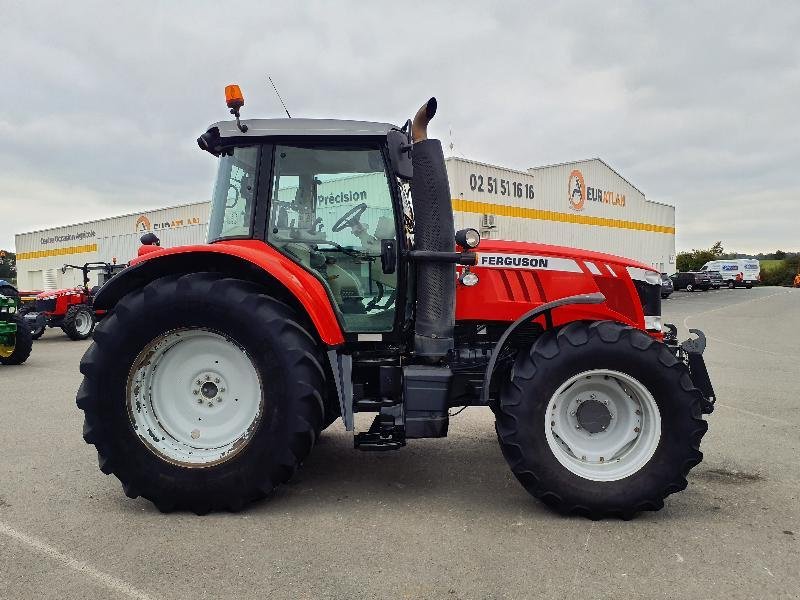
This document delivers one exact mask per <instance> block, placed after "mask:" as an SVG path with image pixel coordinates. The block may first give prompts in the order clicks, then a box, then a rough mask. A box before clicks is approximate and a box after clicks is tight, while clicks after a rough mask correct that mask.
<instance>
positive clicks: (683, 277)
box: [672, 271, 711, 292]
mask: <svg viewBox="0 0 800 600" xmlns="http://www.w3.org/2000/svg"><path fill="white" fill-rule="evenodd" d="M672 285H673V286H674V287H675V289H676V290H686V291H687V292H693V291H695V290H703V291H704V292H707V291H708V290H709V288H710V287H711V278H710V277H709V276H708V273H706V272H696V271H686V272H684V273H675V274H674V275H673V276H672Z"/></svg>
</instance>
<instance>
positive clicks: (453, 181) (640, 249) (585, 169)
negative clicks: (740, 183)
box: [446, 157, 675, 272]
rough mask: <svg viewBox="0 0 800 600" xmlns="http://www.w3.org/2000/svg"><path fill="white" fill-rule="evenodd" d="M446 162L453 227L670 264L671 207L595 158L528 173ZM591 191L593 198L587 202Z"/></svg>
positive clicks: (458, 160) (672, 238)
mask: <svg viewBox="0 0 800 600" xmlns="http://www.w3.org/2000/svg"><path fill="white" fill-rule="evenodd" d="M446 164H447V173H448V178H449V181H450V191H451V194H452V196H453V207H454V209H455V211H456V213H455V221H456V227H457V228H462V227H475V228H476V229H479V230H480V231H481V233H482V234H483V235H485V236H488V237H491V238H496V239H506V240H518V241H529V242H539V243H545V244H556V245H562V246H571V247H576V248H584V249H588V250H596V251H600V252H607V253H610V254H616V255H618V256H624V257H628V258H632V259H635V260H639V261H641V262H644V263H647V264H650V265H653V266H655V267H657V268H659V269H660V270H661V271H669V272H672V271H673V270H674V268H675V265H674V261H675V208H674V207H672V206H668V205H666V204H660V203H657V202H650V201H648V200H647V199H646V198H645V196H644V194H642V193H641V192H640V191H639V190H638V189H636V188H635V187H634V186H633V185H631V184H630V183H629V182H628V181H626V180H625V179H624V178H622V177H621V176H620V175H618V174H617V173H616V172H615V171H614V170H612V169H611V168H610V167H609V166H608V165H606V164H605V163H604V162H603V161H601V160H599V159H591V160H587V161H579V162H575V163H566V164H561V165H553V166H548V167H539V168H534V169H530V170H529V171H516V170H512V169H505V168H502V167H496V166H492V165H486V164H482V163H477V162H475V161H470V160H466V159H462V158H455V157H453V158H448V159H447V161H446ZM576 170H577V171H579V172H580V176H581V178H582V179H583V182H584V184H583V188H585V189H584V192H583V194H584V196H585V198H584V199H583V200H582V201H581V200H580V199H579V196H576V197H575V201H574V204H571V203H570V196H571V194H570V192H571V191H572V190H571V189H570V188H571V187H572V186H571V185H570V179H571V177H570V176H571V174H572V173H573V171H576ZM490 188H493V189H490ZM504 192H505V193H504ZM531 192H533V193H532V194H531ZM587 192H588V193H587ZM531 195H532V196H533V197H531ZM593 195H596V196H597V198H599V199H600V200H601V201H593V200H592V196H593ZM623 197H624V205H622V198H623ZM605 200H608V202H606V201H605ZM573 206H575V207H577V209H576V208H573ZM484 214H486V215H489V217H488V219H489V220H490V221H491V220H492V218H493V219H494V226H493V227H485V226H484V225H485V222H484V219H483V215H484Z"/></svg>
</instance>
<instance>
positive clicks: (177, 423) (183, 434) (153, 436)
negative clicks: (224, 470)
mask: <svg viewBox="0 0 800 600" xmlns="http://www.w3.org/2000/svg"><path fill="white" fill-rule="evenodd" d="M127 405H128V406H127V408H128V415H129V417H130V420H131V425H132V427H133V429H134V431H135V432H136V434H137V435H138V436H139V439H140V440H142V442H143V443H144V445H145V446H147V448H148V449H150V450H151V451H152V452H154V453H155V454H156V455H158V456H160V457H161V458H163V459H165V460H167V461H169V462H171V463H174V464H178V465H181V466H186V467H206V466H211V465H215V464H220V463H222V462H225V461H228V460H230V459H231V458H233V457H234V456H235V455H236V454H237V453H238V452H239V451H240V450H241V449H242V448H244V447H245V446H246V445H247V443H248V442H249V441H250V439H251V438H252V436H253V435H254V434H255V432H256V431H257V429H258V425H259V424H260V422H261V416H262V413H263V396H262V385H261V378H260V377H259V374H258V371H257V370H256V368H255V366H254V365H253V361H252V359H251V358H250V357H249V356H248V355H247V353H246V352H245V350H244V349H243V348H242V347H241V346H240V345H239V344H237V343H236V342H235V341H234V340H232V339H230V338H228V337H225V336H223V335H221V334H219V333H215V332H213V331H209V330H206V329H179V330H175V331H171V332H169V333H166V334H164V335H162V336H159V337H158V338H156V339H155V340H153V341H152V342H151V343H150V344H148V345H147V346H146V347H145V348H144V349H143V350H142V351H141V352H140V353H139V356H137V358H136V361H135V362H134V364H133V367H132V368H131V371H130V374H129V376H128V385H127Z"/></svg>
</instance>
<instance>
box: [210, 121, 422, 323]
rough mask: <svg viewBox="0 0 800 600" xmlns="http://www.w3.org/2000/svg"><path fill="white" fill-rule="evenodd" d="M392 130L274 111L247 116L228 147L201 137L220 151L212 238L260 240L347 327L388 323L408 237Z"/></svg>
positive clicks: (395, 302)
mask: <svg viewBox="0 0 800 600" xmlns="http://www.w3.org/2000/svg"><path fill="white" fill-rule="evenodd" d="M334 123H335V124H334ZM222 125H223V124H217V125H216V126H215V127H214V128H212V129H211V130H209V131H210V132H211V135H213V133H214V130H219V128H220V126H222ZM290 127H291V129H289V128H290ZM391 129H392V126H390V125H385V124H381V123H363V122H355V121H344V122H331V121H323V122H319V121H315V120H310V119H292V120H291V121H290V120H289V119H276V120H259V121H256V122H254V121H248V130H247V134H246V137H245V139H241V137H240V136H241V132H238V131H237V132H236V133H237V134H238V135H237V136H236V139H235V140H231V141H230V142H228V143H235V144H236V145H233V146H227V147H226V146H225V143H226V141H225V138H224V136H223V135H222V134H220V137H219V138H212V139H211V140H208V138H201V141H208V142H209V148H211V149H214V152H215V153H218V154H219V156H220V159H219V169H218V175H217V180H216V184H215V186H214V192H213V197H212V209H211V218H210V225H209V232H208V238H209V242H211V243H216V242H230V241H234V240H243V239H257V240H259V241H263V242H265V243H267V244H269V245H270V246H271V247H272V248H274V249H276V250H277V251H278V252H280V253H281V254H283V255H284V256H286V257H287V258H288V259H290V260H292V261H293V262H295V263H297V264H298V265H300V266H301V267H302V268H303V269H304V270H306V271H307V272H310V273H311V274H312V275H313V276H314V277H315V278H316V279H317V280H318V281H319V282H320V283H321V284H322V285H323V286H324V287H325V289H326V290H327V292H328V294H329V296H330V298H331V299H332V300H333V303H334V306H335V309H336V313H337V315H338V316H339V319H340V321H341V324H342V327H343V329H344V330H345V331H347V332H352V333H365V332H372V333H377V332H390V331H392V330H393V329H394V327H395V321H396V318H395V317H396V312H397V311H396V309H397V306H398V301H402V299H403V297H404V296H402V295H401V297H400V298H398V296H399V295H398V287H399V286H398V281H399V278H400V277H402V275H401V274H400V273H398V269H397V265H396V258H397V257H396V250H397V248H398V245H399V246H400V247H405V240H404V239H401V238H403V237H404V233H403V231H402V228H401V227H400V225H401V224H402V223H403V222H404V218H403V212H402V210H401V206H402V203H401V198H402V193H401V187H402V182H401V181H400V180H399V179H398V177H397V175H396V172H395V169H394V168H393V165H392V164H391V161H390V160H389V158H388V156H389V154H388V147H387V142H386V140H387V133H388V132H389V131H390V130H391ZM290 131H291V132H293V135H292V136H288V135H287V134H288V133H289V132H290ZM299 133H302V134H303V135H298V134H299ZM276 134H277V135H276ZM205 135H206V136H209V137H210V134H208V133H207V134H205ZM250 137H252V139H253V142H252V143H249V144H248V143H247V140H248V138H250ZM406 187H407V185H406Z"/></svg>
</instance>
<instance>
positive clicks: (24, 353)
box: [0, 315, 33, 365]
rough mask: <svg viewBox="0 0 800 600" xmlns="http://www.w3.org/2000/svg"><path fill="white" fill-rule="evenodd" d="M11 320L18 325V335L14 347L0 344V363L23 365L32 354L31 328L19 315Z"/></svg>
mask: <svg viewBox="0 0 800 600" xmlns="http://www.w3.org/2000/svg"><path fill="white" fill-rule="evenodd" d="M11 321H12V322H13V323H16V325H17V335H16V338H15V341H14V345H13V346H12V347H8V346H3V345H0V365H21V364H22V363H24V362H25V361H26V360H28V357H29V356H30V355H31V348H32V347H33V337H31V330H30V329H28V326H27V325H26V324H25V321H24V320H23V319H22V317H20V316H19V315H14V316H13V317H12V319H11Z"/></svg>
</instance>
